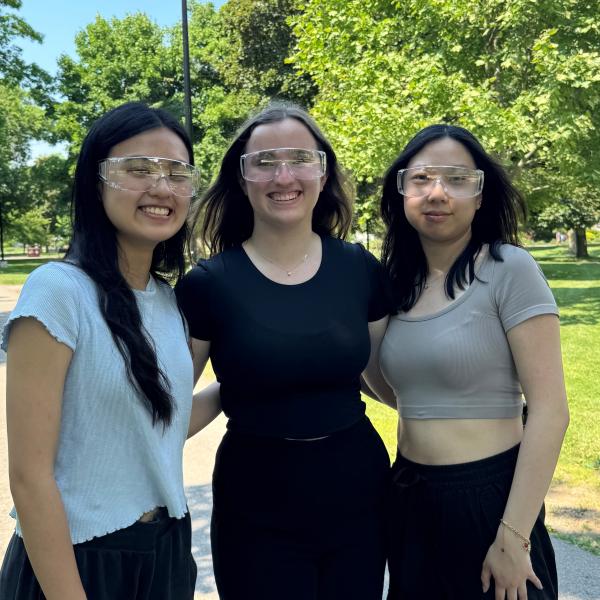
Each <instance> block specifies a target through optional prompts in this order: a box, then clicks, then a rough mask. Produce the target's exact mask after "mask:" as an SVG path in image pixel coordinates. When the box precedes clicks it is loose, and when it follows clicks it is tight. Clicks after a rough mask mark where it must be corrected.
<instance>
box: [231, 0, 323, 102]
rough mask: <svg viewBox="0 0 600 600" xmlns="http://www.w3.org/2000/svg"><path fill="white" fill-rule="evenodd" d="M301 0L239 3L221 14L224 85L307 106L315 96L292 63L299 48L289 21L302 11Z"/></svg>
mask: <svg viewBox="0 0 600 600" xmlns="http://www.w3.org/2000/svg"><path fill="white" fill-rule="evenodd" d="M299 4H300V3H299V2H298V0H235V1H231V0H230V1H229V2H226V3H225V4H224V5H223V7H222V9H221V28H222V31H223V37H224V39H225V40H226V41H227V46H226V48H227V52H226V53H224V56H223V63H222V67H221V74H222V77H223V80H224V81H225V83H226V84H228V85H229V86H232V87H236V88H243V89H245V90H248V91H250V92H253V93H255V94H256V95H259V96H262V97H263V98H264V97H266V98H273V97H278V98H285V99H289V100H292V101H294V102H297V103H300V104H302V105H305V106H309V105H310V104H311V101H312V98H313V96H314V94H315V92H316V88H315V86H314V85H313V83H312V81H311V79H310V77H309V76H307V75H298V74H297V73H296V72H295V71H294V69H293V67H292V66H291V65H290V64H289V62H288V60H287V59H288V57H289V56H290V54H291V53H292V51H293V48H294V45H295V44H296V38H295V35H294V31H293V30H292V27H291V26H290V17H292V16H294V15H299V14H300V12H301V9H300V6H299Z"/></svg>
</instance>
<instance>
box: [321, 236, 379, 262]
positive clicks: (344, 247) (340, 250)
mask: <svg viewBox="0 0 600 600" xmlns="http://www.w3.org/2000/svg"><path fill="white" fill-rule="evenodd" d="M323 243H324V244H326V245H327V246H328V249H331V250H332V251H333V252H334V253H335V254H337V255H338V256H340V257H346V258H347V259H348V260H351V259H353V260H356V261H360V262H363V263H367V265H369V264H379V261H378V260H377V259H376V258H375V256H373V254H371V252H369V251H368V250H367V249H366V248H365V247H364V246H363V245H362V244H360V243H357V242H347V241H345V240H340V239H338V238H332V237H324V238H323Z"/></svg>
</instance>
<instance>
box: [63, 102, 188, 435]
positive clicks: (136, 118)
mask: <svg viewBox="0 0 600 600" xmlns="http://www.w3.org/2000/svg"><path fill="white" fill-rule="evenodd" d="M161 127H166V128H167V129H170V130H171V131H172V132H173V133H175V134H176V135H177V136H178V137H179V138H180V139H181V141H182V142H183V143H184V145H185V147H186V149H187V151H188V155H189V160H190V162H191V163H193V149H192V144H191V142H190V140H189V138H188V136H187V134H186V132H185V130H184V128H183V127H182V126H181V124H180V123H179V122H178V121H177V119H175V118H174V117H173V116H172V115H170V114H169V113H167V112H165V111H164V110H161V109H155V108H150V107H148V106H146V105H145V104H142V103H140V102H128V103H126V104H123V105H121V106H118V107H117V108H114V109H113V110H111V111H109V112H108V113H106V114H105V115H104V116H102V117H101V118H100V119H98V120H97V121H96V122H95V123H94V124H93V125H92V127H91V128H90V130H89V132H88V134H87V135H86V137H85V139H84V140H83V144H82V146H81V151H80V153H79V158H78V160H77V166H76V168H75V180H74V184H73V192H72V198H71V211H72V217H73V237H72V239H71V243H70V245H69V249H68V251H67V254H66V256H65V260H67V261H69V262H72V263H74V264H76V265H77V266H78V267H79V268H81V269H82V270H83V271H85V273H86V274H87V275H88V276H89V277H90V278H91V279H92V280H93V281H94V283H95V284H96V287H97V289H98V297H99V304H100V311H101V313H102V316H103V317H104V319H105V320H106V324H107V325H108V327H109V328H110V331H111V334H112V337H113V339H114V341H115V344H116V345H117V348H118V349H119V352H120V353H121V356H122V357H123V360H124V361H125V366H126V369H127V376H128V378H129V380H130V381H131V383H132V385H133V386H134V387H135V388H136V389H137V390H138V392H139V393H140V397H141V400H142V402H143V403H144V405H145V406H146V407H147V408H148V410H149V411H150V413H151V415H152V422H153V424H155V425H156V424H157V423H158V422H161V423H162V424H163V425H164V426H166V425H169V424H170V422H171V419H172V415H173V409H174V402H173V398H172V396H171V394H170V390H169V384H168V380H167V378H166V377H165V374H164V373H163V372H162V371H161V369H160V368H159V366H158V360H157V357H156V351H155V349H154V347H153V345H152V343H151V341H150V340H149V339H148V338H147V335H146V332H145V331H144V327H143V323H142V319H141V315H140V311H139V309H138V305H137V302H136V299H135V295H134V293H133V291H132V290H131V288H130V287H129V285H128V284H127V282H126V281H125V278H124V277H123V275H122V273H121V271H120V269H119V257H118V255H119V248H118V242H117V236H116V230H115V227H114V225H113V224H112V223H111V222H110V220H109V219H108V217H107V216H106V213H105V211H104V205H103V203H102V196H101V189H102V188H101V185H100V179H99V176H98V163H99V161H101V160H103V159H105V158H107V157H108V156H109V154H110V151H111V148H113V147H114V146H116V145H117V144H119V143H120V142H123V141H125V140H127V139H129V138H131V137H133V136H136V135H138V134H140V133H143V132H145V131H149V130H151V129H156V128H161ZM188 238H189V230H188V226H187V224H184V226H183V227H182V228H181V229H180V230H179V231H178V232H177V233H176V234H175V235H174V236H173V237H172V238H170V239H168V240H166V241H164V242H162V243H160V244H158V245H157V246H156V248H155V249H154V253H153V255H152V263H151V266H150V273H151V274H152V275H153V276H154V277H155V278H157V279H160V280H162V281H166V280H171V281H178V280H179V279H180V278H181V277H182V276H183V273H184V270H185V259H184V248H185V245H186V243H187V242H188Z"/></svg>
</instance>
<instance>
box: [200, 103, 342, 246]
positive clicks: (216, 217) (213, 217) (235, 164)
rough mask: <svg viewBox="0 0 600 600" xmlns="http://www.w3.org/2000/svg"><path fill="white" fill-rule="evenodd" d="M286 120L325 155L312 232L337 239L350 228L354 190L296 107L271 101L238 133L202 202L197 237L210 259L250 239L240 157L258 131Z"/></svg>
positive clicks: (308, 119)
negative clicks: (301, 129)
mask: <svg viewBox="0 0 600 600" xmlns="http://www.w3.org/2000/svg"><path fill="white" fill-rule="evenodd" d="M284 119H296V120H297V121H299V122H300V123H302V125H304V126H305V127H306V128H307V129H308V130H309V131H310V133H311V134H312V135H313V137H314V138H315V141H316V142H317V147H318V149H319V150H322V151H323V152H325V154H326V155H327V180H326V182H325V186H324V187H323V191H322V192H321V193H320V195H319V200H318V202H317V204H316V206H315V208H314V211H313V215H312V227H313V231H315V232H316V233H318V234H320V235H332V236H335V237H340V238H345V237H346V235H347V234H348V231H349V230H350V226H351V224H352V190H351V186H350V185H349V183H348V180H347V179H346V177H345V176H344V174H343V173H342V170H341V169H340V166H339V163H338V161H337V158H336V155H335V152H334V151H333V148H332V146H331V144H330V143H329V142H328V141H327V138H326V137H325V136H324V135H323V133H322V132H321V130H320V129H319V127H318V126H317V124H316V123H315V121H314V120H313V119H312V117H310V115H309V114H308V113H307V112H306V111H305V110H304V109H302V108H300V107H299V106H297V105H295V104H290V103H283V102H273V103H272V104H270V105H269V106H267V107H266V108H265V109H263V110H261V111H260V112H259V113H258V114H256V115H254V116H253V117H251V118H250V119H248V120H247V121H246V122H245V123H244V124H243V125H242V126H241V128H240V129H239V130H238V132H237V134H236V136H235V138H234V140H233V142H232V143H231V145H230V146H229V149H228V150H227V152H226V153H225V156H224V157H223V160H222V162H221V168H220V170H219V173H218V175H217V179H216V180H215V182H214V183H213V184H212V185H211V186H210V188H209V189H208V190H207V191H206V193H205V194H204V196H203V197H202V200H201V202H200V211H199V213H198V215H197V217H196V218H197V219H198V218H199V217H200V216H203V222H202V227H201V232H200V238H201V240H202V243H203V245H204V247H205V248H208V250H209V253H210V254H212V255H214V254H217V253H218V252H222V251H223V250H225V249H226V248H231V247H233V246H239V245H241V243H242V242H244V241H245V240H247V239H248V238H249V237H250V236H251V235H252V230H253V228H254V214H253V212H252V207H251V206H250V202H249V201H248V198H247V197H246V194H245V193H244V190H243V189H242V186H241V185H240V181H241V178H242V175H241V173H240V156H241V155H242V154H243V153H244V152H245V148H246V144H247V143H248V140H249V139H250V136H251V135H252V132H253V131H254V129H256V127H258V126H259V125H266V124H269V123H277V122H279V121H283V120H284Z"/></svg>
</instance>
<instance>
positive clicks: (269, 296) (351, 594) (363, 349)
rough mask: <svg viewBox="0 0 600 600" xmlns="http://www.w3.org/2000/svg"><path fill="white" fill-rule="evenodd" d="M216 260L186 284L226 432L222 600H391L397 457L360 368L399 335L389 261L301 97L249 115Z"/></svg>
mask: <svg viewBox="0 0 600 600" xmlns="http://www.w3.org/2000/svg"><path fill="white" fill-rule="evenodd" d="M204 207H205V213H204V222H203V229H202V234H203V238H204V241H205V242H206V244H207V245H208V247H209V249H210V251H211V254H212V258H210V259H208V260H203V261H200V263H199V264H198V266H197V267H195V268H194V269H192V271H191V272H189V273H188V274H187V275H186V276H185V277H184V279H183V280H182V281H181V283H180V284H179V285H178V286H177V288H176V292H177V295H178V298H179V301H180V304H181V307H182V309H183V311H184V313H185V315H186V318H187V320H188V323H189V326H190V334H191V337H192V347H193V354H194V360H195V364H196V366H197V368H198V369H200V370H201V369H202V367H203V366H204V363H205V362H206V360H207V358H208V356H209V355H210V358H211V361H212V365H213V368H214V370H215V373H216V375H217V378H218V380H219V382H220V384H221V390H220V392H221V402H222V406H223V410H224V412H225V414H226V415H227V416H228V418H229V421H228V431H227V433H226V435H225V437H224V439H223V441H222V443H221V445H220V447H219V450H218V453H217V460H216V466H215V472H214V479H213V491H214V496H213V501H214V508H213V519H212V530H211V537H212V549H213V562H214V570H215V577H216V581H217V587H218V590H219V595H220V598H221V599H222V600H281V599H282V598H285V600H325V599H327V600H335V599H337V598H339V599H340V600H341V599H344V600H380V599H381V595H382V588H383V573H384V565H385V548H384V545H385V544H384V510H383V503H384V497H385V492H386V485H387V480H388V474H389V458H388V455H387V452H386V450H385V447H384V446H383V443H382V441H381V439H380V438H379V436H378V434H377V433H376V432H375V430H374V429H373V427H372V425H371V424H370V422H369V420H368V419H367V418H366V416H365V414H364V412H365V406H364V404H363V402H362V401H361V399H360V375H361V372H362V371H363V370H365V369H367V370H369V369H373V367H377V365H376V363H372V362H371V361H370V356H371V355H372V352H371V348H376V347H377V346H378V345H379V343H380V339H381V338H382V336H383V332H384V331H385V325H386V323H387V314H388V305H387V302H386V301H385V294H384V286H383V279H382V269H381V266H380V265H379V263H378V262H377V261H376V259H375V258H374V257H373V256H372V255H371V254H369V253H368V252H367V251H366V250H364V248H362V247H361V246H359V245H356V244H349V243H346V242H344V241H343V240H342V239H341V238H343V237H344V236H345V234H346V233H347V231H348V229H349V226H350V221H351V205H350V200H349V195H348V191H347V185H346V183H345V181H344V178H343V176H342V174H341V172H340V169H339V167H338V164H337V161H336V156H335V154H334V152H333V149H332V148H331V145H330V144H329V142H328V141H327V140H326V138H325V137H324V136H323V134H322V133H321V132H320V131H319V129H318V127H317V126H316V124H315V123H314V121H313V120H312V119H311V118H310V117H309V116H308V114H307V113H306V112H305V111H303V110H301V109H300V108H298V107H294V106H288V105H273V106H270V107H268V108H266V109H265V110H263V111H262V112H260V113H259V114H258V115H256V116H255V117H253V118H251V119H250V120H249V121H248V122H247V123H246V124H245V125H243V126H242V128H241V130H240V131H239V133H238V134H237V136H236V138H235V140H234V141H233V143H232V144H231V146H230V148H229V149H228V150H227V152H226V154H225V156H224V158H223V161H222V164H221V169H220V172H219V174H218V177H217V179H216V181H215V183H214V184H213V185H212V187H211V188H210V189H209V190H208V192H207V194H206V196H205V198H204Z"/></svg>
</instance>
